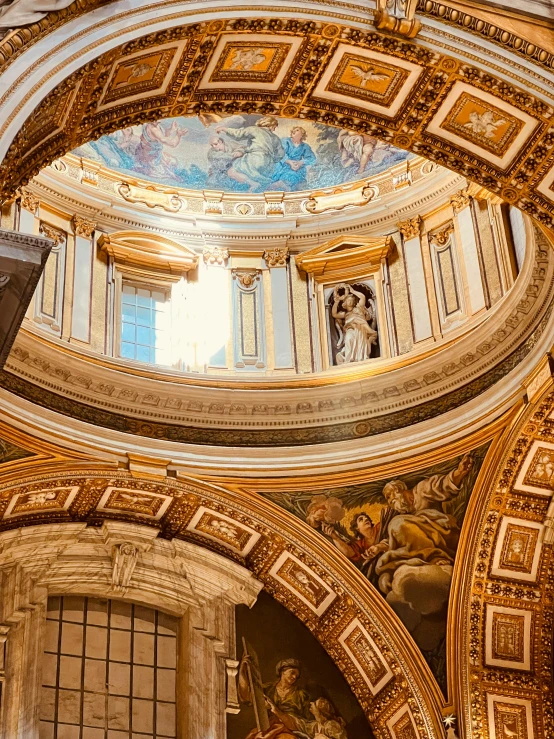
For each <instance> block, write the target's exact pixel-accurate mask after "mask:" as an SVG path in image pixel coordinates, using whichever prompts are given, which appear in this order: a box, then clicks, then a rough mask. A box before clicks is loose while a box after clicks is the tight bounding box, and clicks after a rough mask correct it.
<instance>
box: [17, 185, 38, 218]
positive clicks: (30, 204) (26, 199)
mask: <svg viewBox="0 0 554 739" xmlns="http://www.w3.org/2000/svg"><path fill="white" fill-rule="evenodd" d="M19 197H20V198H21V207H22V208H24V209H25V210H28V211H30V212H31V213H34V212H35V211H36V209H37V208H38V206H39V204H40V200H39V199H38V198H37V197H36V196H35V195H33V193H32V192H31V191H30V190H27V188H26V187H22V188H21V190H20V191H19Z"/></svg>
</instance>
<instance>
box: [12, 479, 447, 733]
mask: <svg viewBox="0 0 554 739" xmlns="http://www.w3.org/2000/svg"><path fill="white" fill-rule="evenodd" d="M0 519H1V524H0V551H1V532H2V531H8V530H10V529H15V528H19V527H21V526H22V525H33V526H36V525H37V524H40V523H63V522H86V523H88V524H89V525H91V526H100V525H101V524H102V522H103V521H105V520H121V521H129V522H134V523H137V522H138V523H141V524H145V525H150V526H153V527H155V528H159V529H160V536H161V537H162V538H165V539H172V538H174V537H177V538H182V539H185V540H187V541H191V542H194V543H197V544H199V545H201V546H204V547H207V548H209V549H212V550H214V551H216V552H218V553H220V554H222V555H224V556H226V557H229V558H230V559H232V560H234V561H236V562H238V563H240V564H242V565H245V566H246V567H247V568H248V569H249V570H250V571H251V572H252V573H253V574H254V576H255V577H256V578H257V579H258V580H260V581H261V582H262V583H263V584H264V588H265V589H266V590H267V591H268V592H269V593H270V594H271V595H273V596H274V597H275V598H276V599H277V600H279V601H280V602H281V603H282V604H283V605H285V606H286V607H287V608H288V609H289V610H290V611H291V612H292V613H293V614H295V615H296V616H297V617H298V618H299V619H300V620H301V621H302V622H303V623H305V624H306V625H307V626H308V628H310V630H311V631H312V633H313V634H314V635H315V636H316V638H317V639H318V640H319V641H320V642H321V644H322V645H323V646H324V648H325V649H326V650H327V652H328V653H329V655H330V656H331V657H332V659H333V660H334V661H335V663H336V664H337V666H338V667H339V669H340V670H341V672H342V673H343V675H344V676H345V678H346V679H347V681H348V683H349V684H350V687H351V688H352V690H353V692H354V694H355V695H356V697H357V699H358V701H359V703H360V705H361V707H362V709H363V710H364V712H365V713H366V715H367V718H368V720H369V722H370V724H371V726H372V728H373V729H374V731H375V734H376V737H387V738H388V737H390V736H393V737H395V736H397V734H396V733H395V732H396V729H395V727H398V728H397V731H398V737H401V736H403V734H401V733H400V730H401V729H403V728H405V727H411V729H410V732H411V733H409V734H407V735H408V736H410V737H412V736H413V737H414V739H435V737H436V738H437V739H438V738H439V737H441V736H442V728H441V717H440V711H441V705H440V701H439V700H438V699H437V695H436V693H435V692H434V690H433V689H432V687H431V684H432V682H433V680H432V677H431V674H430V672H429V670H428V667H427V666H426V664H425V663H424V662H423V660H422V658H421V657H420V656H419V654H418V652H417V649H416V648H415V647H414V646H412V645H411V643H410V640H409V639H406V637H405V634H404V632H403V629H402V626H401V624H400V622H398V621H397V620H396V619H395V618H394V616H392V617H391V614H390V613H389V612H388V608H383V602H382V601H381V600H380V596H378V595H377V594H375V593H374V592H372V590H371V588H368V587H367V584H366V582H365V580H364V578H362V577H360V576H358V573H357V572H356V571H355V570H353V569H352V568H351V566H350V565H349V564H348V563H343V562H342V561H341V560H340V559H337V557H336V555H335V553H334V552H333V550H332V549H331V548H330V547H328V546H327V545H326V544H325V543H324V542H321V541H320V540H319V537H314V536H313V535H312V534H311V533H310V531H309V530H308V531H306V530H303V529H302V528H301V527H298V525H297V522H294V521H289V520H288V518H287V516H286V515H285V516H284V515H283V512H282V511H280V510H275V509H274V508H273V507H272V506H271V505H269V504H267V503H266V502H264V501H263V500H262V499H260V498H259V497H258V496H245V495H242V496H237V495H236V494H235V493H233V492H231V491H227V490H224V489H222V488H218V487H216V486H212V485H208V484H206V483H203V482H200V481H198V480H192V479H186V478H182V479H179V480H175V479H170V478H166V479H153V478H151V479H146V478H142V479H140V478H138V477H136V476H132V475H130V474H129V473H126V472H121V471H114V470H103V471H99V470H98V469H96V470H92V469H90V470H89V471H88V472H87V471H84V470H76V471H73V472H71V471H70V470H67V471H66V472H65V473H62V474H59V473H58V474H55V473H53V472H49V473H45V474H33V475H30V476H29V477H28V478H27V479H25V480H24V481H22V480H21V475H20V476H19V480H18V481H17V483H16V482H15V480H14V479H12V482H11V483H3V484H2V485H0ZM290 566H293V567H294V568H295V569H297V570H298V569H300V570H302V571H303V573H304V575H305V577H306V578H307V579H308V580H309V582H310V583H311V585H312V589H311V592H312V593H313V597H311V598H306V597H305V595H303V594H302V592H301V591H299V590H295V588H294V587H293V586H292V585H290V584H289V585H288V586H285V585H284V582H285V581H284V579H283V578H279V577H278V575H276V573H277V571H279V572H280V571H281V570H283V569H287V568H290ZM107 586H108V583H107ZM406 730H407V729H406Z"/></svg>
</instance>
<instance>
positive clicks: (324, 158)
mask: <svg viewBox="0 0 554 739" xmlns="http://www.w3.org/2000/svg"><path fill="white" fill-rule="evenodd" d="M73 154H76V155H77V156H81V157H86V158H88V159H93V160H95V161H97V162H101V163H102V164H104V165H105V166H106V167H109V168H111V169H115V170H117V171H119V172H121V173H122V174H129V175H133V176H135V177H140V178H146V179H150V180H153V181H155V182H158V183H161V184H163V185H168V186H173V187H175V186H177V187H183V188H191V189H197V190H202V189H204V188H216V189H218V190H226V191H231V192H265V191H270V190H279V191H283V190H284V191H285V192H289V191H296V190H308V189H316V188H321V187H331V186H335V185H340V184H342V183H345V182H352V181H355V180H358V179H360V178H363V177H368V176H370V175H373V174H377V173H379V172H382V171H383V170H385V169H387V168H388V167H390V166H392V165H393V164H396V163H398V162H402V161H405V160H406V159H408V158H409V157H411V156H412V155H411V154H409V153H408V152H405V151H402V150H401V149H397V148H395V147H394V146H392V145H391V144H387V143H385V142H383V141H380V140H379V139H376V138H374V137H372V136H368V135H366V134H358V133H354V132H352V131H348V130H346V129H340V128H334V127H332V126H325V125H323V124H320V123H312V122H311V121H301V120H294V119H288V118H276V117H274V116H261V115H254V114H246V115H233V116H230V117H227V118H221V117H220V116H216V115H214V114H202V115H201V116H199V117H187V118H172V119H164V120H161V121H154V122H153V123H145V124H143V125H137V126H131V127H129V128H124V129H122V130H121V131H116V132H115V133H113V134H110V135H107V136H102V137H101V138H99V139H98V140H97V141H90V142H89V143H87V144H84V145H83V146H81V147H79V148H78V149H75V150H74V151H73Z"/></svg>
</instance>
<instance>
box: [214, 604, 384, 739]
mask: <svg viewBox="0 0 554 739" xmlns="http://www.w3.org/2000/svg"><path fill="white" fill-rule="evenodd" d="M236 625H237V659H239V660H240V666H239V673H238V678H237V687H238V695H239V702H240V711H239V712H238V713H237V714H236V715H229V716H228V718H227V736H228V739H247V738H248V739H254V737H255V736H256V735H257V734H258V731H259V729H258V727H259V725H260V724H261V725H263V726H266V727H269V728H268V730H267V733H266V734H264V736H266V737H268V739H374V736H373V733H372V731H371V728H370V726H369V724H368V723H367V720H366V718H365V716H364V714H363V711H362V709H361V708H360V706H359V704H358V702H357V700H356V698H355V697H354V694H353V693H352V691H351V690H350V688H349V686H348V684H347V683H346V680H345V679H344V677H343V676H342V675H341V673H340V672H339V670H338V668H337V667H336V665H335V664H334V662H333V661H332V659H331V658H330V657H329V655H328V654H327V652H326V651H325V650H324V649H323V647H322V646H321V645H320V644H319V642H318V641H317V639H316V638H315V637H314V636H313V635H312V634H311V632H310V631H309V629H307V628H306V626H304V624H303V623H301V621H299V620H298V619H297V618H296V617H295V616H293V615H292V614H291V613H290V612H289V611H288V610H287V609H286V608H285V607H284V606H282V605H281V604H280V603H278V602H277V601H276V600H274V599H273V598H272V597H271V596H270V595H268V594H267V593H265V592H262V593H260V595H259V597H258V600H257V602H256V603H255V605H254V606H253V607H252V608H251V609H249V608H247V607H246V606H237V610H236ZM249 668H250V670H252V674H253V675H257V677H258V679H257V680H256V677H254V681H255V684H256V685H257V686H259V693H258V696H256V695H254V696H253V695H252V692H251V689H250V684H251V683H250V682H249V679H248V670H249ZM262 704H263V705H262ZM264 707H265V708H264ZM257 713H258V716H257V715H256V714H257ZM259 714H263V715H259ZM264 721H265V723H264Z"/></svg>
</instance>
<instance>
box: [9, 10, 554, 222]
mask: <svg viewBox="0 0 554 739" xmlns="http://www.w3.org/2000/svg"><path fill="white" fill-rule="evenodd" d="M431 10H432V8H431ZM452 18H453V16H452V14H450V16H449V19H450V21H451V22H453V21H452ZM41 23H43V22H41ZM37 25H38V26H40V24H37ZM43 25H44V24H43ZM33 29H34V27H33V26H31V27H30V28H29V29H23V30H22V31H19V32H17V33H18V34H23V32H24V31H26V33H27V36H28V35H29V34H31V35H32V34H33V32H34V31H33ZM37 30H38V28H37V29H35V31H37ZM489 30H490V29H489ZM42 32H43V33H45V32H46V29H44V30H43V31H42ZM475 32H477V27H476V29H475ZM40 33H41V32H39V35H40ZM23 35H25V34H23ZM510 39H511V37H510ZM510 39H509V40H508V41H509V43H508V42H506V44H504V45H505V46H507V47H508V48H511V47H510V43H512V41H513V39H512V40H511V41H510ZM495 40H497V39H496V38H495ZM13 41H14V39H13V38H12V42H13ZM498 41H499V43H501V44H502V43H503V42H502V40H501V37H500V36H499V39H498ZM10 43H11V42H10V38H8V39H7V40H6V41H5V42H4V46H6V45H8V46H9V44H10ZM252 43H253V44H255V45H256V48H262V49H265V52H264V53H265V61H264V62H263V63H262V64H261V65H260V69H259V70H246V69H242V68H241V69H238V68H237V69H233V68H232V67H234V66H235V67H236V64H235V62H234V61H233V60H234V59H235V57H234V54H235V53H236V51H237V49H239V48H242V46H241V45H243V46H244V44H246V45H249V44H252ZM264 44H265V46H264ZM512 46H513V44H512ZM522 48H523V51H524V52H525V53H526V54H527V56H528V57H530V58H531V59H533V60H534V61H535V63H536V65H537V68H539V67H540V66H544V60H542V57H541V55H540V54H539V58H537V59H536V60H535V58H534V50H533V54H531V53H529V52H530V50H531V47H530V46H524V47H522ZM515 51H518V52H519V51H521V49H519V50H518V49H515ZM360 65H361V66H360ZM239 66H240V65H239ZM139 67H141V68H142V69H148V70H149V71H148V72H145V73H144V74H143V75H142V76H139V77H137V75H136V69H138V68H139ZM354 67H357V68H358V69H362V72H365V74H362V75H361V76H359V75H358V76H356V74H355V72H354ZM133 70H135V72H133ZM368 72H369V74H368ZM131 75H132V76H131ZM377 78H379V79H377ZM530 89H531V88H529V89H524V88H523V87H522V86H517V85H515V84H512V83H511V82H508V81H506V80H505V79H502V78H501V77H500V76H495V75H494V74H492V73H491V72H490V70H487V69H485V68H484V66H483V65H480V64H479V60H478V59H476V61H475V63H474V64H468V63H466V62H464V61H460V60H459V59H455V58H454V57H452V56H448V55H445V54H444V53H442V52H441V51H439V50H438V48H429V47H428V46H423V45H421V44H419V43H418V42H417V41H415V42H408V41H404V40H401V39H397V38H394V37H391V36H385V35H382V34H379V33H376V32H373V31H369V32H366V31H363V30H360V29H359V28H349V27H346V26H340V25H339V24H338V23H337V24H335V23H327V24H325V23H322V22H316V21H306V20H279V19H272V18H266V19H246V18H240V19H235V20H227V21H223V20H218V21H212V22H211V23H207V22H206V23H197V24H193V25H189V26H181V27H178V28H173V29H168V30H166V31H163V32H160V33H152V34H149V35H147V36H143V37H142V38H140V39H135V40H134V41H130V42H129V43H127V44H124V45H122V46H120V47H119V48H117V49H112V50H111V51H109V52H107V53H106V54H103V55H101V56H100V57H98V58H97V59H95V60H94V61H92V62H90V63H89V64H87V65H85V66H84V67H82V68H81V69H80V70H78V71H77V72H75V73H74V74H72V75H70V76H69V77H67V78H66V79H65V80H64V82H62V83H61V84H59V85H58V86H57V87H56V88H55V89H54V90H52V91H51V92H50V93H49V94H48V95H47V96H46V97H45V98H44V99H43V101H42V103H40V105H39V106H38V107H37V108H36V109H35V112H34V114H33V115H32V116H30V117H29V118H28V119H27V121H26V122H25V123H24V124H23V126H22V128H21V130H20V131H19V133H18V134H17V135H16V137H15V139H14V140H13V143H12V145H11V147H10V149H9V151H8V152H7V155H6V157H5V159H4V162H3V165H2V175H3V181H4V187H3V193H2V194H3V195H4V196H9V195H12V194H13V193H14V192H15V190H16V188H17V187H18V186H20V185H21V184H23V183H24V182H25V181H26V180H28V179H29V178H30V177H31V176H33V175H34V174H35V173H36V172H38V171H39V170H40V169H41V168H42V167H43V166H45V165H46V164H47V163H48V162H49V161H51V160H52V159H54V158H56V157H58V156H60V155H62V154H63V153H65V152H66V151H68V150H69V149H71V148H73V147H75V146H77V145H79V144H80V143H82V142H84V141H86V140H87V139H91V138H95V137H98V136H99V135H101V134H105V133H108V132H110V131H113V130H116V129H118V128H121V127H123V126H126V125H129V124H132V123H138V122H144V121H147V120H153V119H156V118H160V117H167V116H177V115H183V114H198V113H202V114H204V115H223V116H224V115H227V114H232V113H235V112H238V111H244V112H258V113H262V114H281V115H284V116H288V117H293V116H295V117H298V116H300V117H302V116H305V117H307V118H310V119H312V120H316V121H321V122H323V123H326V124H331V125H337V126H340V127H342V128H347V129H349V130H353V131H358V132H361V133H364V134H366V135H374V136H378V137H380V138H381V139H384V140H386V141H390V142H392V143H394V144H395V145H397V146H400V147H402V148H406V149H410V150H412V151H415V152H416V153H418V154H421V155H423V156H426V157H428V158H430V159H433V160H435V161H437V162H439V163H441V164H443V165H445V166H446V167H448V168H450V169H452V170H455V171H457V172H459V173H461V174H463V175H465V176H467V177H468V178H470V179H472V180H475V181H478V182H480V183H481V184H482V185H484V186H485V187H487V188H488V189H489V190H491V191H494V192H496V193H498V194H500V195H501V196H502V197H503V198H504V199H506V200H507V201H509V202H514V203H516V202H517V203H518V204H519V206H520V207H521V208H522V209H524V210H525V211H527V212H528V213H529V214H531V215H533V216H535V217H536V218H538V219H539V220H541V221H542V222H544V223H545V224H546V225H548V226H552V214H553V213H554V190H552V184H553V183H554V169H553V168H552V164H553V162H554V129H552V128H551V126H550V118H551V115H552V113H553V110H554V109H553V107H552V105H551V104H549V103H548V102H545V96H544V95H543V96H541V97H539V96H538V95H535V94H532V93H531V92H530V91H529V90H530ZM553 102H554V101H553ZM20 107H21V106H16V109H15V110H14V111H13V113H12V115H15V114H16V113H17V110H18V109H19V108H20ZM16 161H17V163H18V167H15V166H14V164H15V162H16Z"/></svg>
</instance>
